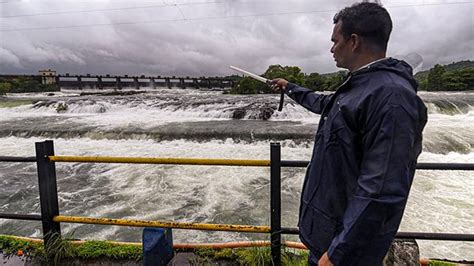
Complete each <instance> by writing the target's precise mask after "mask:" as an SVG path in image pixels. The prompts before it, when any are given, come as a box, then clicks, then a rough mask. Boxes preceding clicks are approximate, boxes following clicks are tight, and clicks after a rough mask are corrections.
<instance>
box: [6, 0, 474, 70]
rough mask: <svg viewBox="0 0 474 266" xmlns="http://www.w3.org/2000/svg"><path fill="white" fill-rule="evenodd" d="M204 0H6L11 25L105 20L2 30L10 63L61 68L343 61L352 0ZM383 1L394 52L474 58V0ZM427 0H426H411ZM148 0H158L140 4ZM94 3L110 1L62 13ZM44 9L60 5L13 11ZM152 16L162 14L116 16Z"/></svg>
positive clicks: (428, 62)
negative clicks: (342, 28) (339, 15)
mask: <svg viewBox="0 0 474 266" xmlns="http://www.w3.org/2000/svg"><path fill="white" fill-rule="evenodd" d="M196 1H197V0H194V1H176V2H175V1H171V0H168V1H162V2H160V1H138V2H132V1H130V2H122V1H121V2H113V1H109V2H107V1H76V2H74V1H68V2H59V1H57V2H54V1H40V0H36V1H17V2H11V3H3V4H0V8H1V16H2V17H5V18H0V23H1V25H0V26H1V29H2V30H9V29H25V28H37V27H42V28H54V27H63V26H64V27H68V26H77V25H97V24H102V25H105V26H98V25H97V26H93V27H92V26H91V27H71V28H56V29H42V30H25V31H2V32H0V34H1V35H0V72H1V73H35V72H36V71H37V70H38V69H41V68H52V69H56V70H57V71H58V72H60V73H65V72H69V73H94V74H95V73H102V74H103V73H112V74H152V75H190V76H201V75H228V74H232V72H231V71H230V70H229V69H228V65H231V64H232V65H238V66H242V67H245V68H247V69H249V70H252V71H255V72H257V73H262V72H264V71H265V69H266V68H267V67H268V65H270V64H282V65H297V66H300V67H301V68H302V69H303V71H304V72H314V71H317V72H323V73H324V72H331V71H335V70H337V69H336V67H335V66H334V62H333V60H332V56H331V54H330V53H329V49H330V46H331V43H330V35H331V31H332V27H333V25H332V17H333V15H334V13H335V12H336V10H339V9H341V8H343V7H344V6H347V5H349V4H350V3H352V1H307V0H306V1H303V0H302V1H261V0H258V1H219V0H216V1H215V3H210V1H205V0H201V4H193V3H196ZM203 2H205V3H203ZM382 2H383V4H384V5H385V6H386V7H387V9H388V10H389V12H390V13H391V15H392V19H393V21H394V31H393V35H392V38H391V42H390V45H389V51H388V53H389V55H407V54H410V53H417V54H419V55H421V56H422V57H423V59H424V63H423V68H425V69H426V68H429V67H431V66H433V65H434V64H436V63H450V62H452V61H456V60H462V59H473V43H474V36H473V35H474V34H473V18H472V11H473V10H472V9H473V6H474V4H448V5H431V4H436V3H448V2H449V1H428V0H425V1H382ZM423 2H424V4H425V6H416V7H413V6H411V7H401V6H403V5H413V4H421V3H423ZM426 4H428V5H426ZM143 6H149V7H148V8H140V9H138V8H137V9H130V7H143ZM121 8H122V9H121ZM91 9H94V10H101V9H102V10H103V11H98V12H82V13H77V12H76V13H74V12H69V13H62V14H61V12H67V11H80V10H91ZM104 9H115V10H109V11H105V10H104ZM302 11H323V12H310V13H304V12H302ZM39 13H57V14H49V15H43V16H25V17H8V16H13V15H21V14H39ZM58 13H59V14H58ZM283 13H284V14H283ZM254 14H265V16H252V15H254ZM271 14H273V15H271ZM7 17H8V18H7ZM210 17H211V18H210ZM216 17H217V18H216ZM224 17H228V18H224ZM170 20H172V21H170ZM147 21H148V22H149V21H153V23H138V24H125V25H110V24H117V23H124V22H125V23H128V22H147Z"/></svg>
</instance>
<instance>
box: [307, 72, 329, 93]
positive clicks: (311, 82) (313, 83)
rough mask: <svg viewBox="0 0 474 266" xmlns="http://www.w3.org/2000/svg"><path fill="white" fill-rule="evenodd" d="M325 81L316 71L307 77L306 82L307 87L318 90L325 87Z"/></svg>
mask: <svg viewBox="0 0 474 266" xmlns="http://www.w3.org/2000/svg"><path fill="white" fill-rule="evenodd" d="M324 82H325V80H324V78H323V77H322V76H321V75H319V73H316V72H315V73H311V74H309V75H308V76H306V77H305V82H304V84H305V86H306V88H308V89H311V90H313V91H316V90H322V89H323V85H324Z"/></svg>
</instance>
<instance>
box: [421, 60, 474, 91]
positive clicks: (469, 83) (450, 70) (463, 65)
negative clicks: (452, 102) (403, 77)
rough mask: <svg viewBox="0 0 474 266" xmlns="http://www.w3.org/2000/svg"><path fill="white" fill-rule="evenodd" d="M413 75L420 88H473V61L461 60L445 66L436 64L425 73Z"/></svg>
mask: <svg viewBox="0 0 474 266" xmlns="http://www.w3.org/2000/svg"><path fill="white" fill-rule="evenodd" d="M415 77H416V79H417V80H418V83H419V85H420V90H427V91H466V90H474V62H472V61H461V62H457V63H453V64H449V65H446V66H442V65H439V64H436V65H435V66H434V67H432V68H431V69H430V70H429V71H428V72H427V73H426V72H425V73H420V75H418V74H417V75H416V76H415Z"/></svg>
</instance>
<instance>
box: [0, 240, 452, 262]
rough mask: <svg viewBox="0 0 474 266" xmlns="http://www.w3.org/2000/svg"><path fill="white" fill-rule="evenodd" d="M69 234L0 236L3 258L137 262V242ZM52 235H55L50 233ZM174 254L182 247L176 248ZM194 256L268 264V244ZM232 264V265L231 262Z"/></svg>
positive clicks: (286, 257) (290, 252) (290, 254)
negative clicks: (75, 238)
mask: <svg viewBox="0 0 474 266" xmlns="http://www.w3.org/2000/svg"><path fill="white" fill-rule="evenodd" d="M71 236H72V234H69V235H63V238H59V237H56V238H55V240H54V241H52V244H51V245H50V246H48V247H47V248H46V249H45V248H44V245H43V243H42V242H40V241H39V240H38V241H29V240H25V239H21V238H18V237H13V236H6V235H0V252H1V253H3V256H5V257H11V256H19V257H26V258H34V259H37V260H39V261H42V262H47V261H48V256H47V254H50V256H49V258H50V261H49V262H50V263H48V264H54V265H58V264H59V263H60V262H61V261H62V260H65V259H79V260H81V259H82V260H94V259H103V258H107V259H112V260H129V261H136V262H140V261H141V260H142V256H143V253H142V247H141V246H137V245H123V244H120V245H119V244H115V243H112V242H109V241H97V240H92V241H85V242H82V243H81V244H78V243H74V242H71V241H70V240H71V239H72V238H71ZM52 237H53V238H54V237H55V236H52ZM176 252H177V253H179V252H184V250H176ZM194 254H195V255H196V256H195V257H192V258H191V259H190V261H189V263H190V264H191V265H209V264H215V263H216V262H222V261H228V262H232V265H249V266H267V265H271V253H270V247H251V248H234V249H209V248H205V249H196V250H195V251H194ZM307 261H308V252H307V251H305V250H297V249H292V248H283V249H282V264H283V265H291V266H293V265H295V266H302V265H308V264H307ZM234 263H235V264H234ZM456 265H457V264H456V263H452V262H446V261H440V260H430V261H429V263H428V266H456Z"/></svg>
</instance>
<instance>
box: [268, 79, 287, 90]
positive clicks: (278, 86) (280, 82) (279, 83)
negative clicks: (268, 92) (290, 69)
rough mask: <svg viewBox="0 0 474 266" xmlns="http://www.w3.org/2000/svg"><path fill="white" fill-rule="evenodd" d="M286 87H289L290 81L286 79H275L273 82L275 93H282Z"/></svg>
mask: <svg viewBox="0 0 474 266" xmlns="http://www.w3.org/2000/svg"><path fill="white" fill-rule="evenodd" d="M286 85H288V81H286V80H285V79H273V80H272V90H273V91H274V92H281V91H283V90H285V89H286Z"/></svg>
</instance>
